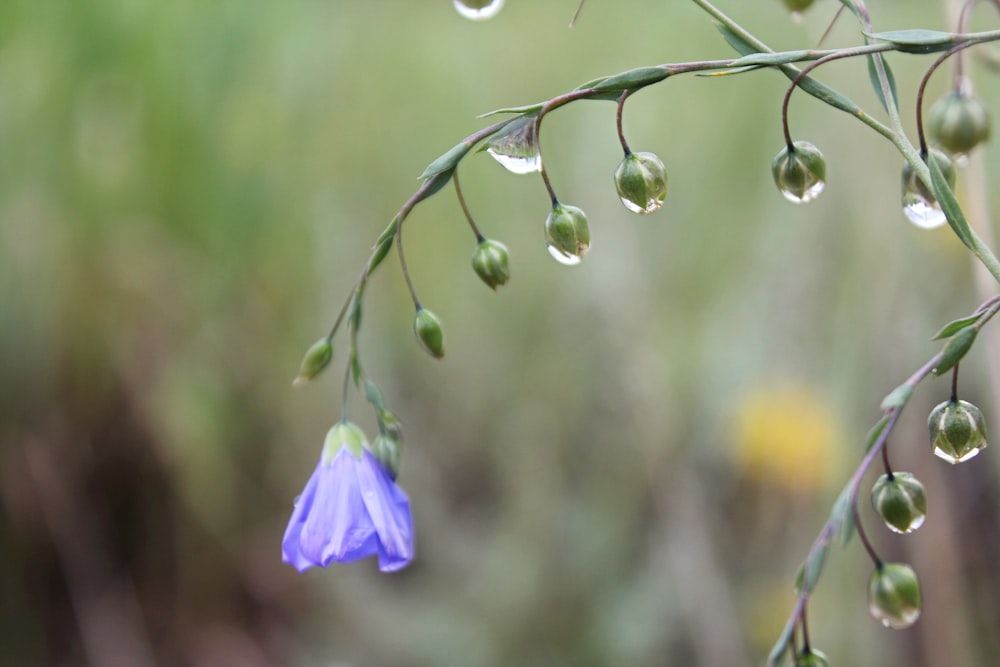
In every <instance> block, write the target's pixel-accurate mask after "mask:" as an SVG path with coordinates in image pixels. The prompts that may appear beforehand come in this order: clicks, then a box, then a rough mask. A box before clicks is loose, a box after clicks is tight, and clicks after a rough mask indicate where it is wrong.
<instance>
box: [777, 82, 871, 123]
mask: <svg viewBox="0 0 1000 667" xmlns="http://www.w3.org/2000/svg"><path fill="white" fill-rule="evenodd" d="M794 76H795V75H794V74H790V76H789V78H792V77H794ZM799 88H801V89H802V90H804V91H806V92H807V93H809V94H810V95H812V96H813V97H815V98H816V99H818V100H820V101H822V102H826V103H827V104H829V105H830V106H832V107H834V108H837V109H840V110H841V111H846V112H847V113H850V114H853V113H854V112H855V111H856V110H857V109H858V105H857V104H855V103H854V102H852V101H851V100H850V98H848V97H846V96H844V95H841V94H840V93H838V92H837V91H836V90H834V89H833V88H830V87H829V86H827V85H826V84H824V83H820V82H819V81H817V80H816V79H814V78H812V77H810V76H807V77H806V78H804V79H802V80H801V81H799Z"/></svg>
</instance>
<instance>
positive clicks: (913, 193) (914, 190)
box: [903, 148, 955, 229]
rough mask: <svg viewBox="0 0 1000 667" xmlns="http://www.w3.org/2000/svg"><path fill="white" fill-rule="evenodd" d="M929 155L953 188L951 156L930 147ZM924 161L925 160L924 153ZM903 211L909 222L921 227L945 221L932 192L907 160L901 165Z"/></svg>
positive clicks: (953, 177)
mask: <svg viewBox="0 0 1000 667" xmlns="http://www.w3.org/2000/svg"><path fill="white" fill-rule="evenodd" d="M930 155H931V157H932V158H933V159H934V161H935V162H937V164H938V167H940V168H941V173H942V174H943V175H944V180H945V181H947V183H948V185H949V186H950V187H952V188H954V187H955V167H954V165H952V163H951V158H949V157H948V156H947V155H945V154H944V153H942V152H941V151H939V150H937V149H936V148H933V149H931V151H930ZM924 161H925V162H926V161H927V156H926V155H925V156H924ZM903 213H905V214H906V217H907V218H908V219H909V220H910V222H912V223H913V224H914V225H916V226H917V227H920V228H921V229H934V228H935V227H940V226H941V225H943V224H944V223H945V222H947V218H945V215H944V211H942V210H941V205H940V204H938V200H937V197H935V196H934V192H933V191H931V190H930V188H928V187H927V186H925V185H924V183H923V181H921V180H920V179H919V178H917V173H916V172H915V171H914V170H913V167H912V166H910V163H909V162H907V163H906V164H905V165H903Z"/></svg>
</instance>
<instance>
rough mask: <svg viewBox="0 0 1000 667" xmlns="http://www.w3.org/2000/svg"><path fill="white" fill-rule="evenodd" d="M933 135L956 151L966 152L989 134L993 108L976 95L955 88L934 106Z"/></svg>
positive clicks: (930, 122) (932, 112) (932, 115)
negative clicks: (987, 106)
mask: <svg viewBox="0 0 1000 667" xmlns="http://www.w3.org/2000/svg"><path fill="white" fill-rule="evenodd" d="M928 125H929V129H930V135H931V138H932V139H933V140H934V143H936V144H937V145H938V146H940V147H941V148H943V149H944V150H946V151H948V152H949V153H953V154H956V155H965V154H967V153H968V152H969V151H971V150H972V149H973V148H975V147H976V146H978V145H979V144H981V143H983V142H984V141H986V140H987V139H989V137H990V112H989V109H987V108H986V104H984V103H983V101H982V100H981V99H979V98H978V97H976V96H975V95H971V94H969V93H964V92H958V91H952V92H950V93H948V94H946V95H945V96H944V97H942V98H941V99H939V100H938V101H937V102H935V103H934V106H932V107H931V111H930V118H929V122H928Z"/></svg>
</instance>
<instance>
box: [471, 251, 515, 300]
mask: <svg viewBox="0 0 1000 667" xmlns="http://www.w3.org/2000/svg"><path fill="white" fill-rule="evenodd" d="M509 264H510V260H509V256H508V254H507V246H505V245H504V244H502V243H500V242H499V241H494V240H492V239H484V240H482V241H480V243H479V245H478V246H476V251H475V252H474V253H473V254H472V269H473V270H474V271H475V272H476V275H477V276H479V277H480V279H482V281H483V282H484V283H486V284H487V286H489V287H490V288H491V289H494V290H495V289H496V288H497V287H499V286H500V285H506V284H507V281H508V280H510V266H509Z"/></svg>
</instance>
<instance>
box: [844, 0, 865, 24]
mask: <svg viewBox="0 0 1000 667" xmlns="http://www.w3.org/2000/svg"><path fill="white" fill-rule="evenodd" d="M840 4H842V5H844V6H845V7H847V9H848V10H850V12H851V13H852V14H854V17H855V18H856V19H858V21H861V22H862V23H864V18H863V17H862V16H861V10H860V9H858V6H857V5H856V4H855V0H840Z"/></svg>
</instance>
